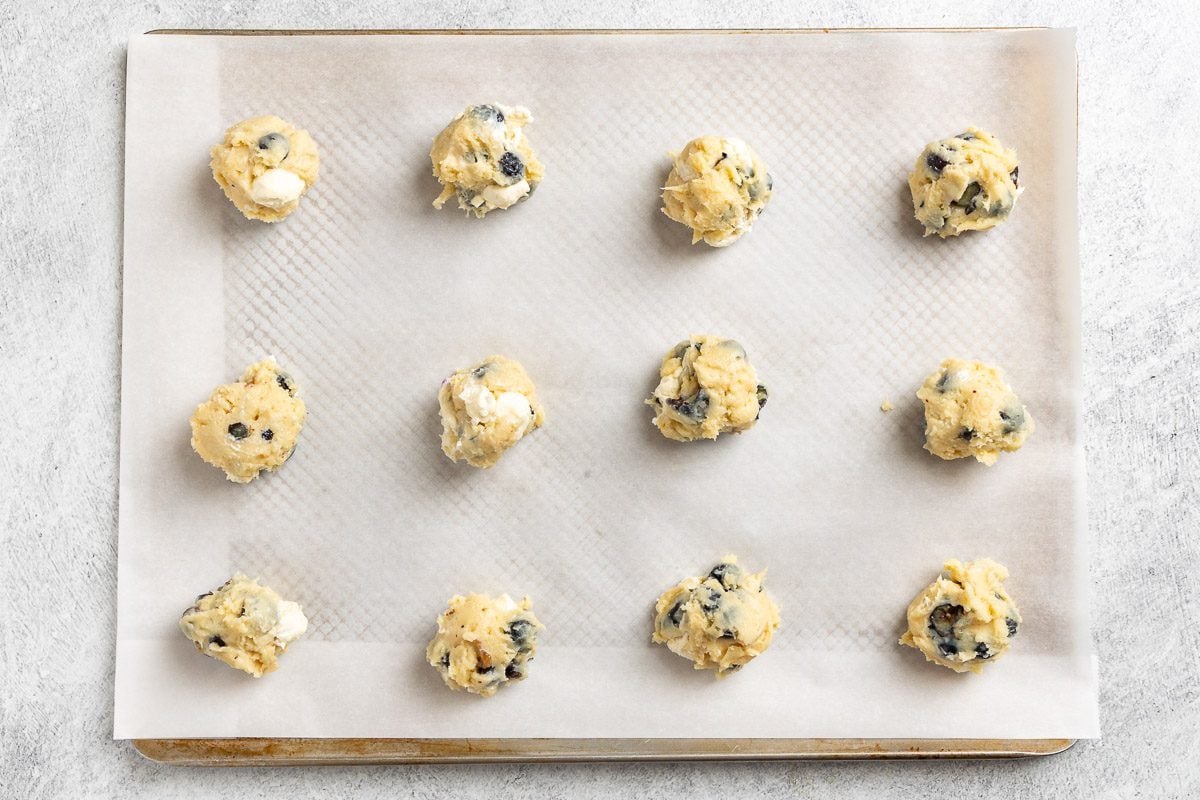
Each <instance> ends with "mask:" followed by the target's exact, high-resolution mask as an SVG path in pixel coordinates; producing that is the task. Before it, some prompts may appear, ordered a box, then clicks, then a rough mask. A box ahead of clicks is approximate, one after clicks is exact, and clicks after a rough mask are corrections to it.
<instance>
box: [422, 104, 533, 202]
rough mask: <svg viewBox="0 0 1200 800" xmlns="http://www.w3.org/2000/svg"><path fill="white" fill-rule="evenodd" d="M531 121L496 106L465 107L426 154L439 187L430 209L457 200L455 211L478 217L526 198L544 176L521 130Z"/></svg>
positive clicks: (518, 111) (523, 111)
mask: <svg viewBox="0 0 1200 800" xmlns="http://www.w3.org/2000/svg"><path fill="white" fill-rule="evenodd" d="M532 121H533V118H532V117H531V116H530V115H529V111H528V110H527V109H524V108H512V107H509V106H503V105H500V104H499V103H492V104H490V105H480V106H468V107H467V108H466V110H465V111H463V112H462V113H461V114H459V115H458V116H457V117H455V118H454V119H453V120H452V121H451V122H450V124H449V125H447V126H446V128H445V129H444V130H443V131H442V132H441V133H439V134H438V135H437V138H436V139H434V140H433V149H432V150H430V152H429V158H430V160H432V161H433V175H434V177H436V178H437V179H438V182H439V183H441V184H442V187H443V188H442V193H441V194H440V195H438V197H437V199H436V200H434V201H433V205H434V207H435V208H441V207H442V205H443V204H444V203H445V202H446V201H447V200H449V199H450V198H451V197H457V198H458V207H459V208H461V209H462V210H464V211H467V212H469V213H472V214H474V215H475V216H476V217H483V216H484V215H485V214H487V213H488V212H489V211H492V210H493V209H497V208H508V207H510V206H512V205H514V204H515V203H517V202H519V201H521V200H523V199H525V198H526V197H528V196H529V194H530V193H531V192H532V191H533V190H534V189H535V188H537V185H538V183H539V182H540V181H541V180H542V176H543V173H544V169H543V167H542V164H541V162H540V161H538V160H537V156H535V155H534V154H533V149H532V148H531V147H530V146H529V140H528V139H526V138H525V132H524V131H523V130H522V129H523V128H524V127H525V126H526V125H528V124H529V123H530V122H532Z"/></svg>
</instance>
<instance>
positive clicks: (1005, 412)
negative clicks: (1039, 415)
mask: <svg viewBox="0 0 1200 800" xmlns="http://www.w3.org/2000/svg"><path fill="white" fill-rule="evenodd" d="M917 398H918V399H919V400H920V401H921V402H922V403H924V404H925V449H926V450H928V451H929V452H931V453H933V454H934V455H935V456H938V457H939V458H945V459H954V458H966V457H967V456H975V458H976V460H978V461H982V462H983V463H984V464H987V465H988V466H991V465H992V464H995V463H996V459H998V458H999V457H1000V453H1001V451H1007V452H1012V451H1014V450H1019V449H1021V445H1023V444H1024V443H1025V439H1026V438H1027V437H1028V436H1029V434H1031V433H1033V428H1034V425H1033V417H1032V416H1031V415H1030V414H1029V411H1027V410H1026V408H1025V406H1023V405H1021V401H1020V400H1018V399H1017V396H1016V395H1015V394H1013V390H1012V389H1010V388H1009V386H1008V384H1007V383H1005V382H1004V375H1003V373H1001V371H1000V370H999V369H998V368H996V367H990V366H988V365H987V364H984V363H983V362H982V361H964V360H962V359H960V358H947V359H946V360H945V361H943V362H942V365H941V367H939V368H938V370H937V372H934V373H933V374H932V375H930V376H929V377H928V378H926V379H925V383H924V384H923V385H922V386H921V388H920V389H919V390H918V391H917Z"/></svg>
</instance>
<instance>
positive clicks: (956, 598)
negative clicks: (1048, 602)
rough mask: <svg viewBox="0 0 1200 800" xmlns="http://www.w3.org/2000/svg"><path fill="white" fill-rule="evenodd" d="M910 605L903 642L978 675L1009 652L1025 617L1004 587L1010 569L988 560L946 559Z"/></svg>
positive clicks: (935, 659)
mask: <svg viewBox="0 0 1200 800" xmlns="http://www.w3.org/2000/svg"><path fill="white" fill-rule="evenodd" d="M942 569H943V570H944V572H943V574H942V575H940V576H938V579H937V580H935V581H934V582H933V583H931V584H930V585H929V586H927V587H925V589H924V590H922V591H921V593H920V594H918V595H917V596H916V597H915V598H913V601H912V603H911V604H909V606H908V630H907V631H905V633H904V635H903V636H901V637H900V644H904V645H908V646H909V647H915V648H916V649H918V650H920V651H921V652H922V653H924V655H925V658H926V659H928V660H929V661H932V662H933V663H935V664H941V665H942V666H943V667H947V668H949V669H952V670H954V671H955V672H968V671H970V672H980V671H981V670H982V669H983V667H984V665H985V664H990V663H992V662H993V661H995V660H996V659H998V658H1000V656H1002V655H1004V654H1005V653H1006V652H1008V648H1009V646H1010V645H1011V644H1012V640H1013V637H1014V636H1016V635H1017V631H1018V629H1019V628H1020V627H1021V614H1020V612H1018V611H1017V607H1016V605H1015V604H1014V603H1013V601H1012V598H1011V597H1009V596H1008V592H1007V591H1006V590H1005V588H1004V581H1005V580H1006V579H1007V578H1008V570H1006V569H1005V568H1004V567H1002V566H1001V565H1000V564H997V563H996V562H995V561H992V560H991V559H988V558H981V559H979V560H977V561H971V562H968V563H966V564H964V563H962V562H961V561H958V560H956V559H950V560H949V561H947V562H946V563H945V564H944V565H943V567H942Z"/></svg>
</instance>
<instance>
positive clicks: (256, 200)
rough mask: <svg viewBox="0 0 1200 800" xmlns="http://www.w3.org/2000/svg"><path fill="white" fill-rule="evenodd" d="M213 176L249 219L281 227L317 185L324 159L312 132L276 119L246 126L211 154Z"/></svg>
mask: <svg viewBox="0 0 1200 800" xmlns="http://www.w3.org/2000/svg"><path fill="white" fill-rule="evenodd" d="M211 166H212V173H213V178H214V179H216V181H217V183H218V184H219V185H220V187H221V188H222V189H223V190H224V191H225V196H226V197H228V198H229V200H230V202H232V203H233V204H234V205H235V206H237V209H238V211H241V212H242V214H243V215H245V216H246V217H247V218H248V219H257V220H262V221H263V222H279V221H280V220H281V219H283V218H284V217H286V216H287V215H288V214H291V213H292V212H293V211H295V210H296V209H297V208H298V207H299V206H300V198H301V196H303V194H304V193H305V192H307V191H308V190H309V188H310V187H311V186H312V185H313V184H314V183H316V182H317V172H318V169H319V168H320V157H319V156H318V155H317V144H316V142H314V141H313V139H312V137H311V136H309V135H308V131H304V130H300V129H299V128H297V127H295V126H294V125H292V124H291V123H289V122H284V121H283V120H281V119H280V118H279V117H276V116H271V115H269V114H268V115H267V116H263V117H254V118H253V119H247V120H243V121H242V122H239V123H237V124H236V125H234V126H233V127H231V128H230V129H229V130H227V131H225V140H224V141H222V142H221V144H219V145H216V146H215V147H213V149H212V163H211Z"/></svg>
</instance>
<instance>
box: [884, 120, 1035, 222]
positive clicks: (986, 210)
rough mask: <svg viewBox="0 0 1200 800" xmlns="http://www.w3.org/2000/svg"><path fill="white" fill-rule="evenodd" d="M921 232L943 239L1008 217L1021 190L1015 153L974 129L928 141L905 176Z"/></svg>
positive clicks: (988, 135)
mask: <svg viewBox="0 0 1200 800" xmlns="http://www.w3.org/2000/svg"><path fill="white" fill-rule="evenodd" d="M908 188H909V190H911V191H912V198H913V209H914V210H915V212H916V216H917V219H918V220H919V221H920V223H921V224H922V225H924V226H925V235H926V236H928V235H929V234H931V233H936V234H937V235H938V236H940V237H942V238H943V239H945V238H946V237H947V236H958V235H959V234H960V233H962V232H963V231H982V230H986V229H988V228H991V227H994V226H996V225H999V224H1000V223H1001V222H1003V221H1004V220H1005V219H1007V218H1008V215H1009V213H1010V212H1011V211H1012V209H1013V206H1014V205H1016V202H1017V197H1018V196H1019V195H1020V194H1021V191H1022V190H1021V189H1020V188H1018V186H1017V154H1016V152H1015V151H1013V150H1009V149H1007V148H1005V147H1004V145H1002V144H1000V142H998V141H996V140H995V139H994V138H992V136H991V134H988V133H985V132H983V131H981V130H979V129H978V128H967V130H966V132H965V133H960V134H959V135H958V136H953V137H951V138H949V139H939V140H938V141H936V142H930V143H929V144H927V145H926V146H925V149H924V150H923V151H922V152H921V156H920V157H919V158H918V159H917V164H916V166H915V167H914V168H913V173H912V174H911V175H909V176H908Z"/></svg>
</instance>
